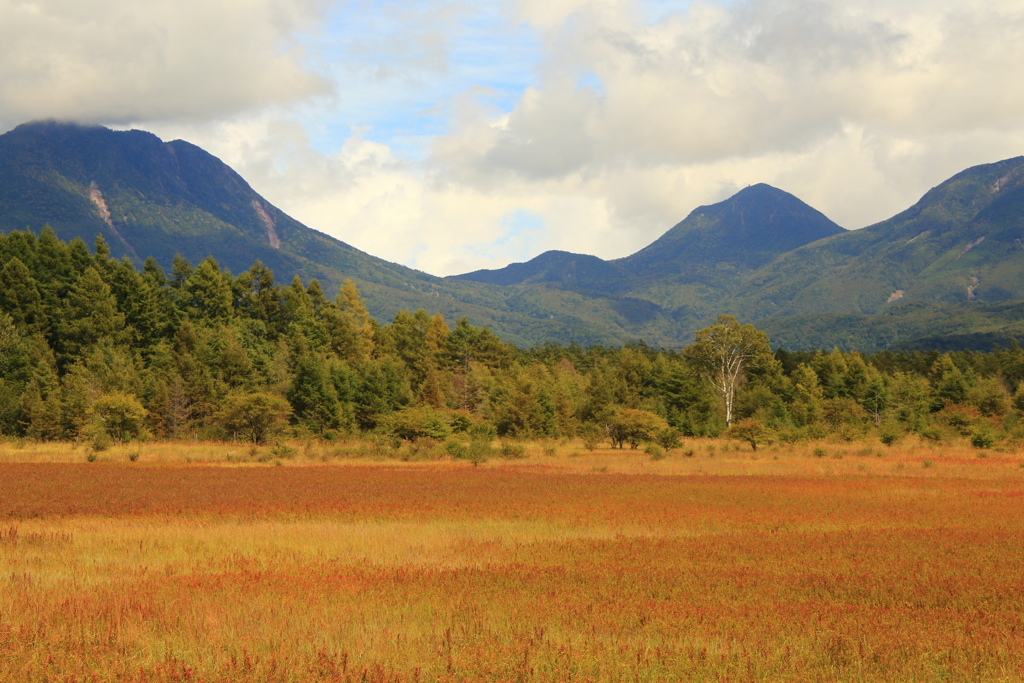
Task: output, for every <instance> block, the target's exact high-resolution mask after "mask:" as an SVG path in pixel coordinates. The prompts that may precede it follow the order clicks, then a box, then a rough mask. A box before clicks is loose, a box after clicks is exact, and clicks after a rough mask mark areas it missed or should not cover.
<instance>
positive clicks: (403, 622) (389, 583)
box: [0, 441, 1024, 682]
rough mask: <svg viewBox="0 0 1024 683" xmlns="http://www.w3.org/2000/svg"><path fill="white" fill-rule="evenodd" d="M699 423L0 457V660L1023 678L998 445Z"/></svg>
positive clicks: (1017, 501) (113, 670)
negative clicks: (982, 451)
mask: <svg viewBox="0 0 1024 683" xmlns="http://www.w3.org/2000/svg"><path fill="white" fill-rule="evenodd" d="M714 444H715V442H710V441H708V442H703V443H701V444H696V445H695V444H693V443H691V444H690V446H691V447H694V448H698V452H697V453H696V454H695V455H693V456H691V457H683V456H681V455H679V454H678V453H677V454H675V455H673V456H672V457H670V458H667V459H665V460H661V461H658V462H651V461H649V460H644V459H643V456H642V454H640V453H639V452H637V451H631V450H628V449H627V450H625V451H617V450H616V451H610V450H609V451H604V452H603V454H590V455H586V456H583V455H576V454H575V453H574V452H572V451H570V452H568V453H566V452H562V451H558V452H556V453H554V454H550V453H549V454H544V453H542V452H540V451H539V450H530V451H528V453H527V457H525V458H522V459H518V460H514V461H496V462H490V463H487V464H485V465H484V466H481V467H472V466H471V465H469V464H468V463H462V462H459V461H453V460H449V459H442V460H438V461H432V462H420V463H403V462H400V461H392V460H379V461H375V462H363V461H357V460H344V461H342V460H338V461H332V462H330V463H329V464H314V463H313V462H311V461H309V460H304V459H301V458H300V459H297V460H294V461H291V462H289V464H287V465H286V466H282V467H274V466H266V465H259V464H245V465H240V466H239V465H234V464H230V463H228V464H225V463H220V464H194V463H193V464H189V463H187V462H184V461H182V460H179V461H178V462H167V463H163V464H159V463H154V462H147V454H145V453H144V454H143V457H142V459H141V460H140V461H139V462H128V461H124V462H106V463H104V462H96V463H91V464H87V463H84V462H81V463H80V464H68V463H45V462H42V463H28V462H21V463H18V462H10V461H8V462H6V463H3V464H0V680H5V681H7V680H10V681H26V682H42V681H71V680H75V681H103V682H106V681H133V682H134V681H154V682H167V681H225V682H226V681H232V682H234V681H253V682H255V681H260V682H263V681H274V682H276V681H280V682H292V681H381V682H384V681H387V682H396V681H453V682H454V681H569V680H573V681H637V680H639V681H707V680H714V681H751V680H753V681H778V680H782V681H811V680H827V681H831V680H863V681H931V680H936V681H938V680H992V681H995V680H1021V679H1022V678H1024V590H1022V587H1024V564H1022V563H1021V562H1020V558H1021V557H1022V556H1024V515H1022V514H1021V513H1022V512H1024V469H1022V468H1021V467H1019V466H1018V463H1017V459H1016V458H1015V457H1013V456H1009V455H1000V454H996V455H992V456H990V457H987V458H976V457H972V458H971V459H967V458H961V457H959V456H955V455H954V454H952V453H949V454H944V453H943V452H939V453H938V455H932V456H930V457H935V458H936V461H935V463H934V464H932V461H930V460H929V461H926V462H928V463H929V464H928V465H927V466H926V465H923V464H922V462H921V461H920V460H914V458H916V457H917V455H915V453H914V452H912V451H909V450H894V449H893V448H886V447H879V448H885V450H884V454H883V451H881V450H879V451H873V450H872V449H863V448H861V449H860V451H854V450H848V451H846V452H845V453H839V455H841V456H842V458H841V459H835V458H834V457H833V456H834V455H835V453H830V454H828V455H827V457H825V458H824V459H821V458H819V457H817V455H816V454H812V453H811V452H810V451H809V450H792V449H779V448H778V447H777V446H775V447H771V448H767V447H766V448H762V449H759V450H758V451H757V456H758V457H763V458H765V459H764V460H761V459H758V460H753V459H751V452H750V451H749V450H746V451H729V452H722V451H721V449H718V448H716V446H715V445H714ZM569 447H570V448H572V447H574V446H572V445H570V446H569ZM895 448H898V447H895ZM864 451H867V452H864ZM918 455H919V453H918ZM5 457H7V458H8V459H9V460H10V459H12V456H11V455H10V453H8V455H7V456H5ZM595 458H599V459H600V460H595ZM13 459H16V458H13ZM598 464H600V466H598ZM740 472H743V474H739V473H740Z"/></svg>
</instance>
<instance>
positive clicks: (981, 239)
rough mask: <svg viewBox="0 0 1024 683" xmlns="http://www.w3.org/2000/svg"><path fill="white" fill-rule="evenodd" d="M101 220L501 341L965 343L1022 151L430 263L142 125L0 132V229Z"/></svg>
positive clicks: (1011, 223)
mask: <svg viewBox="0 0 1024 683" xmlns="http://www.w3.org/2000/svg"><path fill="white" fill-rule="evenodd" d="M43 225H49V226H50V227H51V228H52V229H53V230H54V231H55V232H56V234H57V235H58V236H59V237H61V238H62V239H65V240H71V239H73V238H75V237H80V238H82V239H83V240H85V241H86V243H87V244H91V243H92V242H93V241H94V240H95V239H96V237H97V236H98V235H99V236H102V237H103V238H104V239H105V240H106V241H107V243H108V244H109V246H110V248H111V252H112V253H113V254H114V255H115V256H118V257H120V256H124V257H127V258H129V259H131V260H132V261H133V262H135V263H136V264H137V265H141V263H142V260H143V259H145V258H146V257H147V256H150V255H151V256H153V257H154V258H156V259H157V261H158V262H159V263H160V264H161V265H163V266H164V267H165V268H167V267H169V266H170V264H171V261H172V259H173V256H174V254H176V253H180V254H181V255H183V256H185V257H186V258H188V259H189V260H191V261H192V262H193V263H195V262H198V261H200V260H202V259H203V258H206V257H207V256H210V255H212V256H213V257H214V258H215V259H216V260H217V261H218V263H220V264H221V265H222V266H223V267H225V268H228V269H229V270H231V271H232V272H233V273H238V272H240V271H242V270H244V269H246V268H248V267H249V266H250V265H251V264H252V263H253V262H254V261H256V260H260V261H262V262H263V263H264V264H266V265H268V266H269V267H270V268H271V269H273V271H274V273H275V275H276V276H277V278H278V281H283V282H287V281H290V280H291V279H292V278H293V277H295V276H298V277H300V278H301V279H302V280H303V281H308V280H309V279H310V278H314V277H315V278H317V279H319V280H320V281H321V283H322V284H323V285H324V288H325V291H328V292H330V291H336V289H337V287H338V286H339V285H340V283H341V282H342V281H343V280H344V279H345V278H351V279H352V280H354V281H355V282H356V284H357V285H358V287H359V289H360V291H361V292H362V293H363V295H364V297H365V298H366V300H367V305H368V307H369V309H370V311H371V313H372V314H373V315H374V316H376V317H378V319H383V320H390V319H391V318H392V317H393V316H394V315H395V313H397V312H398V310H400V309H415V308H424V309H426V310H427V311H428V312H431V313H433V312H440V313H442V314H443V315H444V316H445V318H446V319H448V320H449V321H451V320H454V319H455V318H459V317H462V316H465V317H467V318H468V319H469V321H470V322H471V323H473V324H474V325H488V326H489V327H491V328H492V329H493V330H494V331H495V332H497V333H498V334H500V335H501V336H502V337H503V338H505V339H506V340H508V341H511V342H514V343H517V344H521V345H530V344H536V343H543V342H560V343H569V342H575V343H579V344H583V345H588V344H594V343H601V344H618V343H623V342H625V341H627V340H629V339H641V340H643V341H645V342H647V343H649V344H652V345H656V346H666V347H680V346H683V345H685V344H687V343H689V342H690V340H691V339H692V335H693V332H694V331H695V330H697V329H699V328H700V327H703V326H704V325H706V324H708V322H710V321H712V320H714V318H715V317H716V316H717V315H719V314H721V313H728V314H733V315H736V316H737V317H739V318H740V319H742V320H744V321H753V322H755V324H756V325H758V327H761V328H762V329H765V330H766V331H767V332H768V333H769V335H770V337H771V338H772V341H773V343H774V344H776V345H783V346H785V347H787V348H809V347H811V346H814V347H819V348H820V347H831V346H833V345H838V346H842V347H846V348H857V349H860V350H864V351H872V350H877V349H881V348H892V347H907V348H916V347H922V345H925V346H927V345H931V346H933V347H936V346H937V347H944V346H949V347H965V346H966V347H972V346H973V347H983V348H989V347H991V344H992V343H1002V344H1005V343H1008V342H1009V340H1010V338H1011V337H1018V336H1021V335H1024V324H1022V323H1021V321H1022V320H1024V303H1022V302H1024V242H1022V240H1024V158H1021V157H1018V158H1014V159H1008V160H1005V161H1000V162H997V163H993V164H986V165H983V166H977V167H974V168H970V169H967V170H965V171H963V172H961V173H959V174H957V175H955V176H954V177H952V178H950V179H949V180H947V181H945V182H944V183H942V184H940V185H939V186H937V187H935V188H933V189H932V190H930V191H929V192H928V193H926V194H925V195H924V197H922V198H921V200H920V201H918V202H917V203H916V204H914V206H912V207H910V208H908V209H907V210H906V211H903V212H901V213H900V214H898V215H896V216H894V217H892V218H890V219H888V220H886V221H883V222H881V223H878V224H876V225H873V226H869V227H866V228H862V229H859V230H852V231H846V230H843V229H842V228H841V227H839V226H838V225H836V224H835V223H834V222H832V221H831V220H830V219H828V218H827V217H826V216H825V215H823V214H822V213H821V212H819V211H817V210H816V209H814V208H812V207H810V206H808V205H807V204H806V203H804V202H802V201H801V200H800V199H798V198H796V197H794V196H793V195H791V194H788V193H786V192H784V191H782V190H779V189H776V188H773V187H771V186H769V185H764V184H758V185H752V186H749V187H747V188H744V189H743V190H741V191H739V192H738V193H736V194H735V195H734V196H732V197H730V198H729V199H727V200H725V201H723V202H720V203H717V204H713V205H709V206H702V207H698V208H696V209H694V210H693V211H692V212H691V213H690V214H689V215H688V216H687V217H686V218H685V219H684V220H683V221H681V222H680V223H679V224H677V225H675V226H674V227H672V228H671V229H669V230H668V231H667V232H666V233H665V234H664V235H662V236H661V237H660V238H658V239H657V240H656V241H655V242H653V243H652V244H650V245H649V246H647V247H645V248H644V249H641V250H640V251H638V252H636V253H635V254H632V255H629V256H626V257H624V258H620V259H614V260H610V261H605V260H602V259H599V258H597V257H595V256H589V255H585V254H574V253H569V252H563V251H549V252H545V253H543V254H541V255H539V256H537V257H536V258H534V259H531V260H530V261H527V262H526V263H516V264H512V265H510V266H507V267H506V268H502V269H500V270H484V271H476V272H473V273H466V274H464V275H458V276H453V277H447V278H440V277H435V276H432V275H429V274H427V273H423V272H420V271H417V270H414V269H411V268H407V267H405V266H401V265H398V264H395V263H390V262H388V261H386V260H384V259H380V258H377V257H374V256H371V255H369V254H366V253H364V252H362V251H360V250H358V249H356V248H355V247H353V246H351V245H348V244H346V243H344V242H342V241H340V240H337V239H335V238H333V237H330V236H328V235H325V234H323V233H320V232H317V231H315V230H313V229H311V228H308V227H306V226H304V225H302V224H301V223H299V222H298V221H296V220H294V219H293V218H291V217H289V216H288V215H287V214H285V213H284V212H282V211H280V210H279V209H277V208H276V207H274V206H273V205H272V204H270V203H269V202H268V201H267V200H266V199H264V198H263V197H261V196H260V195H259V194H258V193H257V192H255V191H254V190H253V189H252V188H251V187H250V186H249V185H248V183H246V182H245V180H244V179H243V178H242V177H241V176H239V175H238V174H237V173H235V172H234V171H233V170H232V169H231V168H229V167H228V166H227V165H226V164H224V163H223V162H221V161H220V160H219V159H217V158H216V157H214V156H212V155H211V154H209V153H207V152H205V151H203V150H202V149H200V148H199V147H196V146H195V145H192V144H190V143H187V142H184V141H181V140H175V141H173V142H163V141H162V140H160V139H159V138H157V137H156V136H154V135H152V134H150V133H146V132H143V131H136V130H132V131H112V130H109V129H106V128H102V127H99V126H80V125H76V124H70V123H60V122H54V121H46V122H34V123H29V124H23V125H21V126H19V127H17V128H15V129H14V130H12V131H9V132H7V133H5V134H3V135H0V232H8V231H11V230H24V229H26V228H27V229H30V230H33V231H36V232H38V231H39V229H41V228H42V226H43Z"/></svg>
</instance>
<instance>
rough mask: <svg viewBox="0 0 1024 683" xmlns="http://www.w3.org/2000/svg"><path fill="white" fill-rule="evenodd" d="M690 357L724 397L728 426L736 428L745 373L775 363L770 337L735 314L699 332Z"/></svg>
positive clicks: (690, 348) (723, 317)
mask: <svg viewBox="0 0 1024 683" xmlns="http://www.w3.org/2000/svg"><path fill="white" fill-rule="evenodd" d="M685 353H686V356H687V357H688V358H690V359H692V360H693V362H694V363H695V364H696V365H697V367H698V368H699V369H700V371H701V373H702V374H703V375H704V376H705V377H706V378H707V379H708V381H710V382H711V385H712V386H713V387H714V388H715V390H716V391H717V392H718V394H719V395H720V396H721V398H722V403H723V405H724V406H725V423H726V425H730V426H731V425H732V417H733V415H732V414H733V404H734V402H735V399H736V389H737V387H738V386H739V385H740V383H741V382H742V381H743V379H744V370H745V369H747V368H756V367H759V366H765V365H767V364H769V363H770V362H771V361H773V360H774V357H773V356H772V351H771V346H770V345H769V343H768V335H766V334H765V333H764V332H761V331H760V330H758V329H757V328H755V327H754V326H753V325H751V324H749V323H747V324H746V325H740V324H739V322H737V321H736V319H735V318H734V317H733V316H731V315H722V316H719V317H718V320H717V322H716V323H715V324H714V325H712V326H710V327H705V328H704V329H702V330H698V332H697V340H696V343H694V344H693V345H692V346H689V347H687V348H686V351H685Z"/></svg>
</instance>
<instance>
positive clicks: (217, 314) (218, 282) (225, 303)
mask: <svg viewBox="0 0 1024 683" xmlns="http://www.w3.org/2000/svg"><path fill="white" fill-rule="evenodd" d="M182 289H183V292H184V298H183V303H184V304H185V307H186V310H188V311H189V313H190V314H191V315H193V316H194V317H196V318H197V319H201V320H202V319H205V320H227V319H228V318H229V317H231V314H232V310H233V308H232V305H233V303H234V293H233V291H232V289H231V277H230V276H229V275H228V274H227V273H225V272H222V271H221V269H220V266H219V265H218V264H217V262H216V261H215V260H214V259H213V257H212V256H207V257H206V258H205V259H203V261H202V263H200V264H199V265H198V266H196V269H195V270H194V271H192V272H191V273H190V274H189V276H188V279H187V280H185V283H184V285H183V287H182Z"/></svg>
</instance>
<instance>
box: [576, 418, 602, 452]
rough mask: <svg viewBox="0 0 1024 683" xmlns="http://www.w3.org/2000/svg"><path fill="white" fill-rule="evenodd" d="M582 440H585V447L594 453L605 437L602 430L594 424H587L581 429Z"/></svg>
mask: <svg viewBox="0 0 1024 683" xmlns="http://www.w3.org/2000/svg"><path fill="white" fill-rule="evenodd" d="M579 435H580V438H581V439H582V440H583V446H584V447H585V448H586V449H587V450H588V451H592V450H594V449H595V448H597V447H598V446H599V445H600V444H601V439H602V438H603V435H602V434H601V428H600V427H598V426H597V425H596V424H594V423H593V422H587V423H586V424H583V425H581V426H580V428H579Z"/></svg>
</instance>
